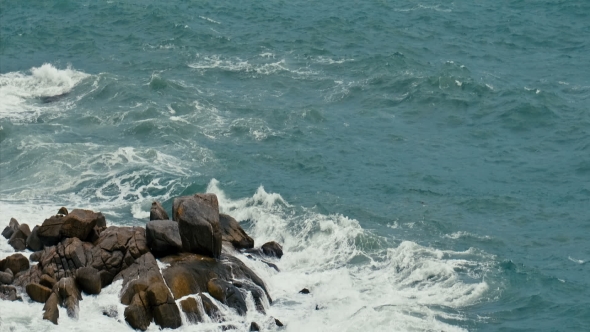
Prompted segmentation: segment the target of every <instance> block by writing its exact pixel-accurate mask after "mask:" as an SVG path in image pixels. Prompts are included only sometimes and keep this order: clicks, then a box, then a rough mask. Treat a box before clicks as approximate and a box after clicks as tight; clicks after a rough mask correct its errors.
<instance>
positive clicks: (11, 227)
mask: <svg viewBox="0 0 590 332" xmlns="http://www.w3.org/2000/svg"><path fill="white" fill-rule="evenodd" d="M18 226H20V225H19V223H18V221H16V219H14V218H10V222H9V223H8V226H6V227H5V228H4V230H3V231H2V236H4V238H5V239H10V237H11V236H12V234H14V232H16V230H17V229H18Z"/></svg>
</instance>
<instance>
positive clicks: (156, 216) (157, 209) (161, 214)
mask: <svg viewBox="0 0 590 332" xmlns="http://www.w3.org/2000/svg"><path fill="white" fill-rule="evenodd" d="M168 219H170V218H169V217H168V213H166V210H164V208H163V207H162V204H160V202H157V201H154V202H153V203H152V207H151V208H150V220H168Z"/></svg>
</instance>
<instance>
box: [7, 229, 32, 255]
mask: <svg viewBox="0 0 590 332" xmlns="http://www.w3.org/2000/svg"><path fill="white" fill-rule="evenodd" d="M29 235H31V229H29V225H27V224H22V225H20V226H18V229H17V230H16V231H15V232H14V233H13V234H12V236H11V237H10V240H8V244H10V245H11V246H12V247H13V248H14V250H16V251H23V250H25V249H26V248H27V238H28V237H29Z"/></svg>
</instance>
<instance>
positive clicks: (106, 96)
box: [0, 0, 590, 331]
mask: <svg viewBox="0 0 590 332" xmlns="http://www.w3.org/2000/svg"><path fill="white" fill-rule="evenodd" d="M589 22H590V3H587V2H586V1H524V0H522V1H497V2H489V1H485V2H484V1H460V2H453V3H444V2H436V1H402V2H399V1H398V2H393V1H364V2H361V1H323V2H318V3H316V2H307V1H290V2H285V1H266V2H264V3H248V2H244V3H235V2H233V1H212V2H206V1H199V2H183V1H169V2H166V3H160V2H152V1H106V2H98V3H97V2H88V3H85V2H75V1H55V2H35V3H29V2H19V1H2V3H1V4H0V33H1V43H0V126H1V127H0V128H1V130H0V159H1V160H0V165H1V169H0V175H1V178H0V183H1V186H0V214H1V220H0V224H1V225H2V227H3V226H4V223H8V220H9V219H10V217H13V216H15V217H18V216H21V215H22V217H21V218H25V219H26V218H31V219H32V218H37V220H30V221H28V222H29V223H31V224H34V223H40V222H41V221H42V220H43V219H44V218H45V217H46V216H47V213H54V212H47V213H45V212H46V211H53V210H55V211H57V208H59V207H60V206H62V205H67V206H72V207H87V208H94V209H97V210H102V211H103V212H104V213H105V214H106V215H107V216H108V217H109V221H110V222H113V223H120V224H142V223H144V222H145V216H146V213H147V211H149V206H150V203H151V201H152V200H153V199H158V200H161V201H163V202H164V205H165V206H166V207H170V205H171V199H172V198H173V197H175V196H178V195H183V194H190V193H193V192H201V191H206V190H213V191H217V192H218V194H223V195H225V196H227V201H225V202H226V207H225V208H226V209H227V210H229V211H234V213H235V214H237V215H239V216H241V217H243V218H241V219H251V220H250V222H251V223H254V224H245V225H246V226H247V227H250V230H251V232H253V233H255V234H259V235H260V236H261V237H262V238H264V237H265V236H266V237H269V238H270V237H272V236H274V237H277V236H284V239H283V240H284V242H286V243H287V247H288V248H291V249H292V252H304V251H305V250H304V249H302V248H303V247H305V246H311V247H314V246H315V247H314V248H316V249H317V250H318V253H324V254H325V255H326V256H327V257H326V258H325V262H328V261H329V262H332V261H333V260H334V259H335V260H337V259H336V258H337V257H340V256H341V255H342V252H340V251H338V250H340V249H341V247H337V248H332V249H333V251H332V249H330V250H327V249H326V248H324V247H323V245H324V242H326V243H329V242H334V243H340V242H339V241H341V240H342V239H343V238H346V239H347V240H342V241H344V242H343V243H347V245H348V246H347V247H346V248H347V249H346V250H351V251H350V252H349V251H346V252H347V253H349V254H350V256H347V257H348V258H346V259H343V260H342V261H341V262H340V261H338V262H340V263H338V264H335V265H330V264H327V263H326V264H327V265H326V266H322V268H321V269H319V270H318V269H313V264H311V263H309V262H303V261H301V260H297V259H293V260H292V261H289V262H288V263H284V264H286V266H285V267H283V269H285V268H287V270H289V268H292V270H293V271H295V270H297V269H298V267H299V268H301V266H307V265H305V264H308V263H309V264H310V265H309V266H307V267H306V268H305V269H304V268H301V270H297V271H300V272H301V273H302V275H303V274H305V275H313V276H315V277H314V278H317V279H318V280H319V279H321V280H322V282H319V283H318V288H321V289H322V290H323V291H325V296H324V298H322V300H323V301H324V302H325V303H328V304H331V305H332V307H334V308H335V307H337V305H338V303H341V302H343V301H344V302H347V301H348V302H349V304H348V307H347V308H348V310H349V311H350V312H346V310H344V311H345V314H342V316H340V315H339V314H337V313H336V312H331V311H329V310H327V311H326V312H325V313H324V314H321V313H320V314H317V315H323V316H317V317H315V316H306V315H307V314H305V313H304V312H305V311H304V310H303V309H301V308H300V307H297V306H295V307H294V308H295V309H293V307H289V305H290V304H281V302H280V301H279V305H278V307H277V308H278V309H277V310H279V311H280V310H283V309H284V310H287V312H290V311H288V310H291V309H293V310H294V311H296V312H300V313H301V314H300V316H297V315H296V314H295V315H294V316H293V319H292V322H291V325H290V326H291V327H290V330H293V331H296V330H298V328H303V326H299V325H297V324H299V323H297V320H298V319H300V318H301V317H303V316H305V317H306V319H309V320H310V321H311V322H312V323H310V324H311V325H308V326H305V328H308V329H309V328H311V329H312V330H314V329H315V330H318V331H320V330H321V331H328V330H332V329H334V330H346V329H349V330H350V331H353V330H358V328H361V327H362V328H365V329H369V330H371V331H382V330H421V331H422V330H424V331H425V330H435V329H436V330H441V329H442V330H453V329H466V330H475V331H497V330H505V331H541V330H546V331H582V330H588V329H590V318H589V317H590V300H589V299H590V291H589V290H588V289H589V286H590V282H589V280H590V279H589V275H590V270H589V265H588V261H589V260H590V241H589V235H588V234H590V214H589V212H590V79H589V77H590V65H589V64H590V23H589ZM212 179H215V180H212ZM260 186H262V187H263V188H264V189H259V187H260ZM272 193H275V194H276V195H280V197H281V199H279V200H274V198H273V199H271V198H272V197H275V198H276V195H275V196H273V194H272ZM269 199H270V200H271V201H272V202H269V201H268V200H269ZM244 200H246V201H247V202H246V201H244ZM277 202H278V203H277ZM222 205H223V204H222ZM253 211H254V212H253ZM260 211H263V212H260ZM42 212H43V213H45V214H42ZM36 215H38V217H34V216H36ZM342 218H344V220H347V221H346V222H345V224H346V223H348V221H352V222H353V224H355V225H357V226H355V227H353V230H351V231H350V232H348V233H346V234H347V235H346V236H344V237H343V238H342V239H341V238H340V237H338V230H337V229H344V228H345V227H344V226H343V224H342V223H341V222H342V220H343V219H342ZM324 219H325V220H330V223H332V222H333V223H334V225H335V226H334V227H336V228H334V229H332V228H330V229H331V231H329V232H324V231H325V229H324V228H323V227H324V226H322V225H324ZM25 221H27V220H25ZM281 221H283V222H284V223H285V224H284V225H283V224H281V225H282V226H281V227H275V226H273V225H276V224H277V223H280V222H281ZM308 223H311V224H308ZM283 226H284V227H283ZM307 226H309V227H307ZM302 229H303V230H305V234H306V235H305V236H302V235H301V234H303V233H301V232H302ZM281 232H283V233H285V234H283V235H281V234H282V233H281ZM324 233H325V234H324ZM314 234H316V235H317V234H324V235H325V238H321V241H320V240H317V241H316V242H314V240H313V239H314V236H316V235H314ZM298 241H303V242H298ZM289 243H291V244H292V245H291V247H289V245H288V244H289ZM3 248H4V247H3ZM339 248H340V249H339ZM351 248H352V249H351ZM302 255H303V254H302ZM303 256H304V255H303ZM402 256H403V257H402ZM293 257H295V256H293ZM359 257H364V258H359ZM316 263H317V262H316ZM336 271H339V272H336ZM342 271H347V272H346V273H348V275H349V276H350V280H348V279H347V280H338V282H337V283H334V282H333V280H334V279H333V278H336V277H335V276H332V277H330V276H331V273H334V274H335V275H337V274H338V273H342ZM368 271H377V272H375V273H382V274H378V275H369V274H368V273H369V272H368ZM379 271H381V272H379ZM404 271H413V272H412V273H410V274H409V275H405V274H404ZM287 273H289V272H287ZM346 273H345V274H346ZM371 273H372V272H371ZM331 278H332V279H331ZM312 279H313V278H312ZM335 284H338V285H340V286H334V285H335ZM330 285H332V286H333V287H332V288H341V289H348V290H349V291H350V292H351V293H350V294H354V295H350V294H349V295H346V296H345V297H344V298H341V297H339V296H337V295H336V294H332V293H331V292H330V289H331V288H330ZM342 285H345V286H342ZM457 285H459V286H460V287H459V286H457ZM473 285H476V286H473ZM455 286H457V287H456V288H454V287H455ZM472 286H473V287H472ZM281 287H282V286H280V285H279V284H277V285H275V288H276V289H277V292H278V293H279V294H281V295H284V296H285V299H287V298H288V295H286V294H287V291H286V290H285V294H283V293H281V291H282V290H284V289H286V288H281ZM285 287H286V286H285ZM342 287H344V288H342ZM389 291H391V293H389ZM336 293H337V292H336ZM346 294H348V293H346ZM368 294H370V295H368ZM378 294H388V296H387V297H385V296H384V297H380V296H379V295H378ZM343 296H344V295H343ZM280 297H281V296H279V298H280ZM392 297H395V298H396V299H397V300H391V298H392ZM390 300H391V301H393V302H390ZM355 301H356V302H355ZM287 302H288V301H286V300H285V303H287ZM391 303H394V304H391ZM6 306H7V304H2V303H0V309H3V310H7V309H6ZM328 306H329V305H328ZM281 308H282V309H281ZM289 308H291V309H289ZM367 308H368V309H367ZM382 308H387V309H382ZM369 309H370V310H372V311H371V313H367V314H365V313H364V312H363V310H369ZM383 310H387V311H383ZM340 312H342V311H340ZM10 315H14V317H15V318H14V321H12V320H11V318H10V317H12V316H10ZM10 315H9V316H10V317H9V318H6V319H7V321H8V322H9V323H7V324H13V325H11V326H17V327H18V326H19V325H18V324H20V323H22V320H18V319H22V317H17V316H18V314H17V313H11V314H10ZM285 315H288V314H286V313H285ZM310 315H311V314H310ZM2 316H3V318H2V319H5V318H4V317H5V315H4V314H3V315H2ZM382 316H388V317H392V318H391V320H387V319H383V320H380V318H379V317H381V318H382ZM287 317H288V316H287ZM310 317H311V318H310ZM343 321H346V322H348V323H346V324H348V325H338V324H341V323H342V322H343ZM17 322H20V323H17ZM14 324H16V325H14ZM27 324H30V326H33V327H34V326H35V324H37V323H36V322H33V323H27ZM39 324H43V322H40V321H39ZM322 324H323V325H322ZM342 324H344V323H342ZM122 326H124V325H122ZM288 326H289V325H288Z"/></svg>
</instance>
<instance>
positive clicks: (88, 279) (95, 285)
mask: <svg viewBox="0 0 590 332" xmlns="http://www.w3.org/2000/svg"><path fill="white" fill-rule="evenodd" d="M76 282H77V283H78V286H80V289H81V290H82V291H83V292H85V293H86V294H100V290H101V288H102V284H101V280H100V275H99V274H98V271H97V270H96V269H95V268H93V267H81V268H79V269H78V270H77V271H76Z"/></svg>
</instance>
